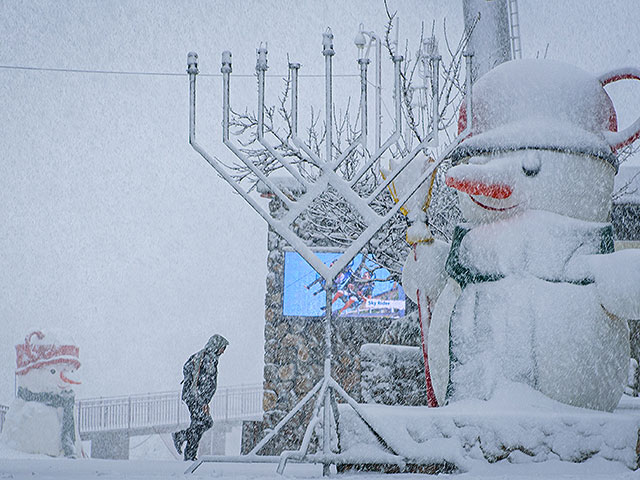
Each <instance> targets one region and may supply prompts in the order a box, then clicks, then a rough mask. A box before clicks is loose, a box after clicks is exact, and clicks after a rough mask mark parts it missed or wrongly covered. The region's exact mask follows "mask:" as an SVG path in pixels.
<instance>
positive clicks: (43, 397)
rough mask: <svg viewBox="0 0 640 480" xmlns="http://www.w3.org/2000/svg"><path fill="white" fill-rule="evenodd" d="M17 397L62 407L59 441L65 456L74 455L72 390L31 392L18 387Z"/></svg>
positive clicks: (73, 400)
mask: <svg viewBox="0 0 640 480" xmlns="http://www.w3.org/2000/svg"><path fill="white" fill-rule="evenodd" d="M18 398H21V399H22V400H24V401H25V402H39V403H43V404H45V405H47V406H48V407H54V408H62V431H61V433H60V442H61V444H62V449H63V451H64V456H65V457H73V456H75V454H76V451H75V443H76V428H75V420H74V418H73V407H74V404H75V395H74V394H73V392H72V391H70V390H64V391H62V392H61V393H50V392H32V391H31V390H29V389H27V388H24V387H18Z"/></svg>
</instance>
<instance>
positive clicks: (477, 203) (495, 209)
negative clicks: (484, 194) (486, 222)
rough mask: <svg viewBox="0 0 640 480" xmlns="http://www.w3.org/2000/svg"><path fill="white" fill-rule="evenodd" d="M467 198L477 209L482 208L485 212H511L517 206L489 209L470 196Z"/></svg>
mask: <svg viewBox="0 0 640 480" xmlns="http://www.w3.org/2000/svg"><path fill="white" fill-rule="evenodd" d="M469 198H470V199H471V201H472V202H473V203H475V204H476V205H478V206H479V207H482V208H484V209H485V210H491V211H492V212H506V211H507V210H511V209H512V208H516V207H517V206H518V204H517V203H516V204H515V205H511V206H510V207H503V208H498V207H490V206H489V205H485V204H484V203H481V202H479V201H478V200H476V199H475V198H473V196H472V195H469Z"/></svg>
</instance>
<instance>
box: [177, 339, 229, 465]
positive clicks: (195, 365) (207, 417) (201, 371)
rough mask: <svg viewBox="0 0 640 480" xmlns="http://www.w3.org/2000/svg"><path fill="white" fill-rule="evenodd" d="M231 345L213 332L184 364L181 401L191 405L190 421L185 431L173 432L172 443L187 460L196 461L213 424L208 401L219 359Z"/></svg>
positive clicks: (215, 382)
mask: <svg viewBox="0 0 640 480" xmlns="http://www.w3.org/2000/svg"><path fill="white" fill-rule="evenodd" d="M227 345H229V342H228V341H227V339H226V338H224V337H223V336H222V335H213V336H212V337H211V338H210V339H209V341H208V342H207V344H206V345H205V347H204V348H203V349H202V350H200V351H198V352H196V353H194V354H193V355H191V356H190V357H189V359H188V360H187V361H186V363H185V364H184V366H183V367H182V374H183V376H184V378H183V380H182V401H183V402H184V403H186V404H187V407H189V413H190V414H191V424H190V425H189V428H187V429H186V430H180V431H178V432H174V433H173V434H172V437H173V444H174V445H175V447H176V450H177V451H178V453H182V445H183V444H184V443H185V442H187V446H186V448H185V450H184V459H185V460H187V461H188V460H195V459H196V454H197V452H198V444H199V443H200V439H201V438H202V435H203V434H204V432H206V431H207V430H209V429H210V428H211V427H212V426H213V419H212V418H211V412H210V410H209V402H211V398H213V394H214V393H215V392H216V387H217V385H218V359H219V358H220V355H222V354H223V353H224V351H225V349H226V348H227Z"/></svg>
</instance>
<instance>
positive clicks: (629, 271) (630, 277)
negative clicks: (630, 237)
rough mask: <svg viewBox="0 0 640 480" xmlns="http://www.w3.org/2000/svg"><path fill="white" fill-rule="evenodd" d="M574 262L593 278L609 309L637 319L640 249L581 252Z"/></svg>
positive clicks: (639, 285)
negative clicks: (611, 251) (586, 253)
mask: <svg viewBox="0 0 640 480" xmlns="http://www.w3.org/2000/svg"><path fill="white" fill-rule="evenodd" d="M573 263H574V267H576V266H577V265H579V268H580V270H582V272H584V274H585V277H586V278H590V279H593V281H594V283H595V285H596V290H597V292H598V297H599V300H600V303H601V304H602V306H603V307H604V308H605V309H606V310H607V311H608V312H610V313H612V314H614V315H616V316H617V317H620V318H624V319H627V320H633V319H640V249H627V250H620V251H618V252H614V253H608V254H601V255H584V256H580V257H578V258H576V259H575V262H573Z"/></svg>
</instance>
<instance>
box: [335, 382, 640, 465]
mask: <svg viewBox="0 0 640 480" xmlns="http://www.w3.org/2000/svg"><path fill="white" fill-rule="evenodd" d="M361 408H362V410H363V413H364V414H365V417H366V420H367V422H369V424H370V425H371V426H372V427H373V428H374V429H375V430H376V431H377V433H378V434H379V435H380V437H382V438H383V439H384V441H385V442H386V444H387V445H388V446H389V447H390V449H391V450H393V451H389V450H387V449H385V448H383V447H382V446H381V444H380V442H379V441H378V440H377V439H376V438H375V436H374V434H373V433H372V432H371V431H370V430H369V429H368V428H367V427H366V426H365V424H364V423H363V422H362V420H361V419H360V418H359V417H358V416H357V415H356V414H355V412H354V411H353V409H351V408H350V407H349V406H348V405H339V410H340V421H339V428H340V445H341V448H342V451H343V452H344V455H345V456H346V457H353V458H354V459H356V460H357V456H358V455H357V454H358V453H359V452H360V453H361V452H366V455H364V456H363V458H362V460H363V461H366V463H367V464H376V463H377V464H378V465H379V466H380V467H381V468H384V466H385V464H386V462H385V458H387V457H388V456H389V455H390V454H391V455H393V454H395V455H398V456H400V457H402V458H403V459H404V461H405V462H406V463H407V464H412V465H423V466H431V467H432V468H433V467H435V468H437V467H438V466H439V467H440V468H443V469H446V470H449V469H450V468H451V466H452V465H453V466H455V468H456V469H457V470H458V471H467V470H469V469H471V468H472V467H473V465H474V464H477V463H478V462H483V463H487V462H489V463H493V462H497V461H507V462H511V463H527V462H544V461H551V460H561V461H566V462H578V463H579V462H583V461H585V460H587V459H590V458H601V459H605V460H609V461H613V462H619V463H621V464H623V465H625V466H626V467H628V468H629V469H632V470H636V469H637V468H638V453H637V451H636V448H637V445H638V432H639V430H640V400H639V399H638V398H632V397H627V396H625V397H624V398H623V400H622V401H621V404H620V406H619V408H618V409H617V410H615V411H614V412H613V413H607V412H600V411H595V410H587V409H583V408H576V407H571V406H568V405H564V404H561V403H558V402H555V401H553V400H550V399H548V398H547V397H545V396H543V395H542V394H540V393H538V392H536V391H534V390H532V389H531V388H529V387H527V386H525V385H521V384H511V385H508V386H505V387H503V388H500V389H498V390H497V391H496V395H495V396H494V397H493V399H491V400H489V401H478V400H468V401H461V402H457V403H456V404H453V405H448V406H446V407H441V408H427V407H403V406H387V405H374V404H367V405H361ZM376 454H378V455H379V461H378V462H376V461H374V460H372V458H374V457H375V456H376ZM364 457H366V458H364ZM354 463H357V462H354ZM393 463H396V462H393Z"/></svg>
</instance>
